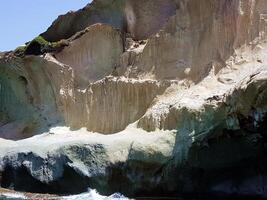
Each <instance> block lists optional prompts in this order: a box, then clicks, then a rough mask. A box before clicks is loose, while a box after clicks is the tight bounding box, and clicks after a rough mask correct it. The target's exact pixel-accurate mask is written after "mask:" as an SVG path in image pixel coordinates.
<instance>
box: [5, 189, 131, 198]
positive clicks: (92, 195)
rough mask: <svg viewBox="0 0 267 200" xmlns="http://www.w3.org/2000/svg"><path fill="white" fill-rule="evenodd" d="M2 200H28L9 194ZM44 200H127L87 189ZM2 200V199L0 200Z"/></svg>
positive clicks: (116, 195)
mask: <svg viewBox="0 0 267 200" xmlns="http://www.w3.org/2000/svg"><path fill="white" fill-rule="evenodd" d="M1 198H3V199H4V200H30V199H29V198H27V197H26V196H25V195H23V193H11V192H3V193H0V199H1ZM45 199H47V200H49V199H51V200H129V199H128V198H126V197H124V196H123V195H121V194H119V193H115V194H113V195H111V196H102V195H100V194H99V193H98V192H97V191H96V190H91V189H89V190H88V192H85V193H82V194H77V195H70V196H64V197H63V196H62V197H56V198H55V197H51V198H49V197H46V198H45ZM1 200H2V199H1Z"/></svg>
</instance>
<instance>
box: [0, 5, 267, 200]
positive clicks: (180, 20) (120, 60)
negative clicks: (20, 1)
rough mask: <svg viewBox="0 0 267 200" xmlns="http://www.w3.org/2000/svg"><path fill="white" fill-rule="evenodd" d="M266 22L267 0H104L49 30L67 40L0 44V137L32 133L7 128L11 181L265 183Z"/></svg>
mask: <svg viewBox="0 0 267 200" xmlns="http://www.w3.org/2000/svg"><path fill="white" fill-rule="evenodd" d="M266 27H267V3H266V2H265V0H233V1H229V0H179V1H178V0H177V1H176V0H164V1H163V0H154V1H152V0H151V1H150V0H148V1H141V0H140V1H139V0H138V1H136V0H135V1H133V0H116V1H111V0H97V1H94V2H93V3H92V4H90V5H88V6H86V7H85V8H84V9H82V10H79V11H77V12H72V13H68V14H66V15H64V16H61V17H59V18H58V19H57V20H56V21H55V22H54V23H53V25H52V26H51V27H50V28H49V29H48V30H47V31H46V32H45V33H43V34H42V36H43V37H44V38H45V39H47V40H48V41H58V40H60V39H63V38H64V39H67V38H68V39H67V42H66V45H68V46H66V47H65V46H63V47H62V50H61V49H60V50H58V51H57V52H53V51H52V52H50V53H46V54H44V55H39V56H25V57H20V58H18V57H14V56H12V53H10V54H1V55H0V84H1V85H0V86H1V87H0V105H1V107H0V137H1V138H5V139H13V140H17V139H24V138H28V137H31V136H34V135H35V137H33V138H29V139H26V140H24V141H17V142H14V141H8V140H1V141H0V142H1V145H0V172H1V174H2V179H1V180H0V184H1V186H3V187H12V186H13V187H14V188H15V189H17V190H27V191H32V192H45V193H46V192H52V193H66V192H69V193H77V192H83V191H84V190H85V189H86V188H88V187H93V188H97V189H98V190H99V191H100V192H102V193H103V194H109V193H112V192H118V191H119V192H123V193H124V194H126V195H130V196H138V195H140V194H141V195H142V196H143V195H149V196H151V195H152V196H153V195H156V196H160V195H164V196H166V195H180V194H183V193H189V194H196V193H197V194H208V195H219V194H222V195H227V196H233V195H241V196H242V195H244V196H246V195H251V196H260V197H266V196H267V194H266V181H265V180H266V173H267V160H266V159H265V156H264V155H265V154H266V141H267V140H266V138H267V137H266V131H265V129H266V116H267V104H266V102H267V90H266V88H267V74H266V71H267V61H266V58H267V53H266V52H267V51H266V49H267V45H266V44H267V43H266V41H267V37H266V31H267V29H266ZM79 31H81V32H79ZM77 32H78V33H77ZM59 125H61V126H68V127H70V130H72V131H70V130H69V129H66V128H61V129H60V130H57V129H56V130H55V129H51V130H50V131H49V129H50V128H53V127H56V126H59ZM83 127H85V128H86V129H87V131H86V130H84V129H81V130H79V129H80V128H83ZM75 130H78V131H75ZM44 132H45V133H44ZM92 132H98V133H92ZM118 132H119V133H118ZM40 133H44V134H42V135H38V134H40ZM114 133H117V134H114ZM36 135H37V136H36ZM37 147H38V148H37ZM241 168H242V170H240V169H241ZM39 169H42V171H39ZM24 179H27V180H28V181H29V182H31V183H32V184H29V185H25V184H22V181H23V180H24ZM71 180H76V181H77V182H79V184H77V185H76V186H75V187H74V188H72V187H71V186H72V181H71ZM32 185H35V186H36V185H37V186H38V187H35V188H34V187H32ZM129 185H131V186H132V187H129Z"/></svg>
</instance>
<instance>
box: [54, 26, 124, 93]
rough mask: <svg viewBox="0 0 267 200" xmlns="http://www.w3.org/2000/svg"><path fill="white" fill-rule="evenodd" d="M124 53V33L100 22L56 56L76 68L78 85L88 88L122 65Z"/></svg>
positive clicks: (60, 60) (75, 75)
mask: <svg viewBox="0 0 267 200" xmlns="http://www.w3.org/2000/svg"><path fill="white" fill-rule="evenodd" d="M122 52H123V40H122V35H121V33H120V32H119V31H117V30H115V29H113V28H112V27H111V26H108V25H104V24H96V25H93V26H90V27H89V28H88V29H87V31H86V32H85V33H84V34H83V35H82V36H81V37H80V38H78V39H76V40H74V41H72V42H71V43H70V44H69V46H68V47H66V48H64V49H63V51H61V52H60V53H57V54H55V55H54V56H55V57H56V59H57V60H58V61H59V62H61V63H63V64H65V65H68V66H71V67H72V69H73V70H74V79H75V84H76V85H77V88H82V89H84V88H86V87H87V86H88V85H89V84H90V83H92V82H95V81H97V80H100V79H103V78H104V77H105V76H108V75H110V74H111V73H112V72H113V71H114V70H115V69H116V67H118V65H119V58H120V55H121V54H122Z"/></svg>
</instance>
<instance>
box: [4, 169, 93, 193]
mask: <svg viewBox="0 0 267 200" xmlns="http://www.w3.org/2000/svg"><path fill="white" fill-rule="evenodd" d="M88 185H89V181H88V179H86V178H85V177H83V176H81V175H79V174H78V173H77V172H76V171H75V170H73V169H72V168H70V167H68V166H65V169H64V173H63V176H62V177H61V178H60V179H59V180H57V181H54V182H52V183H49V184H45V183H42V182H40V181H39V180H36V179H35V178H33V177H32V176H31V175H30V174H29V172H28V171H27V169H26V168H25V167H20V168H18V169H14V168H13V167H10V166H7V167H6V168H5V169H4V171H3V172H2V180H1V187H3V188H8V189H12V190H15V191H22V192H31V193H49V194H64V195H69V194H80V193H83V192H86V191H88V187H89V186H88Z"/></svg>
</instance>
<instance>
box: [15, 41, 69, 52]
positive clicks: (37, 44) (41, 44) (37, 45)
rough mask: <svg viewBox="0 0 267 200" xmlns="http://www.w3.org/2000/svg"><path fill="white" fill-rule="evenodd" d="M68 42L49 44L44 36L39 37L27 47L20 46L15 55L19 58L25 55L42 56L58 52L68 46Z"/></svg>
mask: <svg viewBox="0 0 267 200" xmlns="http://www.w3.org/2000/svg"><path fill="white" fill-rule="evenodd" d="M68 45H69V42H68V41H67V40H60V41H58V42H48V41H46V40H45V39H44V38H43V37H42V36H38V37H36V38H34V39H33V40H32V41H30V42H29V43H28V44H27V45H26V46H20V47H18V48H16V49H15V51H14V54H15V55H16V56H19V57H23V56H25V55H41V54H44V53H49V52H57V51H60V50H62V49H63V48H64V47H65V46H68Z"/></svg>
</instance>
